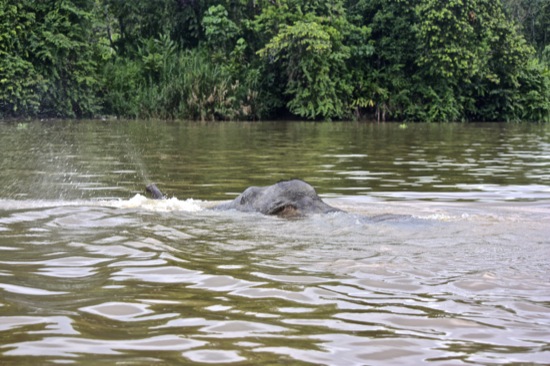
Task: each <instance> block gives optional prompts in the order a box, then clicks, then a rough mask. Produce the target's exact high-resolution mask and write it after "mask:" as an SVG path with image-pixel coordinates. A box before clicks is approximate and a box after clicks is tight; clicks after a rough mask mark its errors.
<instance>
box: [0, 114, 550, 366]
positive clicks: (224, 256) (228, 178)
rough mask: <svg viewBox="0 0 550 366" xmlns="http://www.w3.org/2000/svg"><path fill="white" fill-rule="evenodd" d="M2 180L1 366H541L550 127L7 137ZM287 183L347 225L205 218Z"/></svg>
mask: <svg viewBox="0 0 550 366" xmlns="http://www.w3.org/2000/svg"><path fill="white" fill-rule="evenodd" d="M0 171H1V173H0V187H2V191H1V193H0V340H1V341H0V364H1V365H33V366H34V365H37V364H71V363H74V364H79V365H112V364H124V365H148V364H170V365H172V364H194V363H196V364H236V365H237V364H243V365H244V364H255V365H256V364H266V365H268V364H293V365H300V364H304V365H306V364H316V365H343V366H347V365H397V364H403V365H405V364H406V365H413V364H422V363H431V364H439V365H461V364H475V365H500V364H535V365H536V364H540V365H543V364H548V363H549V362H550V361H549V360H550V225H549V224H550V127H549V126H544V125H542V126H540V125H519V126H518V125H493V124H485V125H408V126H406V127H404V126H400V125H397V124H382V125H372V124H353V123H346V124H344V123H321V124H313V123H296V122H294V123H291V122H289V123H282V122H279V123H223V124H196V123H184V122H177V123H176V122H175V123H165V122H143V121H138V122H100V121H89V122H55V123H52V122H48V123H41V122H31V123H9V124H6V123H4V124H1V123H0ZM291 177H301V178H303V179H305V180H307V181H308V182H310V183H311V184H313V185H314V186H315V187H316V188H317V190H318V192H319V193H320V194H321V195H322V196H323V197H324V198H325V200H326V201H327V202H328V203H330V204H332V205H334V206H336V207H339V208H341V209H343V210H345V211H347V212H346V213H332V214H327V215H314V216H311V217H307V218H303V219H298V220H284V219H279V218H276V217H267V216H261V215H256V214H244V213H238V212H231V211H226V212H224V211H214V210H210V209H209V207H211V206H212V205H213V204H215V203H216V202H218V201H220V200H226V199H231V198H232V197H234V196H235V195H236V194H237V193H238V192H240V191H242V190H243V189H244V188H246V187H247V186H249V185H266V184H272V183H274V182H276V181H278V180H280V179H284V178H291ZM153 181H154V182H155V183H157V185H158V186H159V187H160V188H161V189H163V190H164V191H165V192H166V193H168V195H169V196H170V197H171V198H170V199H168V200H164V201H153V200H150V199H147V198H146V197H144V196H143V195H144V193H143V188H144V185H145V184H146V183H148V182H153Z"/></svg>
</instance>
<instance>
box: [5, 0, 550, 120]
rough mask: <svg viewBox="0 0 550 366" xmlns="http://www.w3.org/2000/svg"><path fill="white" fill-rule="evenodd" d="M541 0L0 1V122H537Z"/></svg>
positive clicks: (548, 9)
mask: <svg viewBox="0 0 550 366" xmlns="http://www.w3.org/2000/svg"><path fill="white" fill-rule="evenodd" d="M549 29H550V2H549V1H547V0H502V2H501V1H499V0H445V1H441V0H439V1H438V0H347V1H345V0H330V1H326V0H325V1H320V0H155V1H150V0H133V1H124V0H51V1H34V0H0V117H3V118H10V117H15V118H19V117H42V116H44V117H92V116H99V115H117V116H123V117H139V118H147V117H150V118H181V119H201V120H210V119H219V120H226V119H266V118H276V117H282V116H283V117H300V118H307V119H348V118H354V117H355V118H364V117H367V118H376V119H380V120H382V119H385V120H390V119H391V120H410V121H472V120H474V121H523V120H529V121H550V34H549Z"/></svg>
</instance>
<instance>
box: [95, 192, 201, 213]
mask: <svg viewBox="0 0 550 366" xmlns="http://www.w3.org/2000/svg"><path fill="white" fill-rule="evenodd" d="M101 203H102V204H105V205H107V206H111V207H116V208H143V209H146V210H150V211H156V212H170V211H187V212H196V211H201V210H202V209H203V207H202V206H201V203H203V201H200V200H194V199H192V198H188V199H186V200H179V199H177V198H176V197H171V198H167V199H164V200H153V199H149V198H147V197H145V196H143V195H141V194H139V193H138V194H136V195H135V196H134V197H132V198H130V199H128V200H116V201H105V202H101Z"/></svg>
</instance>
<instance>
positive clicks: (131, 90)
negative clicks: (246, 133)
mask: <svg viewBox="0 0 550 366" xmlns="http://www.w3.org/2000/svg"><path fill="white" fill-rule="evenodd" d="M150 59H151V58H150V57H149V56H147V58H146V60H150ZM158 59H159V60H161V61H159V64H158V65H157V66H158V67H156V68H152V67H151V65H150V63H146V62H143V60H137V61H128V60H125V61H118V62H114V63H112V64H111V65H109V66H108V67H107V68H106V69H105V94H104V98H105V103H104V106H105V110H106V111H107V113H112V114H115V115H119V116H125V117H132V118H161V119H193V120H202V121H205V120H233V119H251V118H257V117H258V116H257V115H256V114H255V113H254V110H255V108H254V105H253V104H254V103H255V100H256V98H255V96H257V92H255V91H253V90H251V87H250V85H249V84H252V83H249V82H245V83H243V82H241V81H240V80H239V78H238V77H236V76H235V75H231V73H230V72H229V68H228V67H227V65H222V64H219V63H215V62H213V61H212V58H211V57H210V56H209V55H208V53H207V52H206V51H205V50H201V49H194V50H192V51H189V50H187V51H181V52H176V53H174V54H171V55H169V57H159V58H158ZM153 69H154V74H152V71H151V70H153ZM246 79H247V78H245V80H246Z"/></svg>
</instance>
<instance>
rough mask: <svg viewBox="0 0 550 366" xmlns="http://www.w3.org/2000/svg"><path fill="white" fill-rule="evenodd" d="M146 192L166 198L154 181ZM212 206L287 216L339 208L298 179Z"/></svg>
mask: <svg viewBox="0 0 550 366" xmlns="http://www.w3.org/2000/svg"><path fill="white" fill-rule="evenodd" d="M147 191H148V192H149V193H151V195H152V196H153V198H155V199H162V198H164V197H165V196H164V195H163V194H162V192H161V191H160V190H159V189H158V188H157V187H156V186H155V185H154V184H150V185H148V186H147ZM212 209H214V210H237V211H241V212H259V213H262V214H264V215H276V216H280V217H287V218H290V217H300V216H306V215H308V214H316V213H330V212H341V211H342V210H340V209H338V208H335V207H332V206H330V205H328V204H326V203H325V202H323V200H321V198H320V197H319V196H318V195H317V192H315V189H314V188H313V187H312V186H311V185H309V184H308V183H306V182H304V181H303V180H301V179H290V180H283V181H280V182H278V183H275V184H273V185H271V186H266V187H249V188H247V189H246V190H245V191H244V192H243V193H241V194H240V195H239V196H238V197H237V198H235V199H234V200H233V201H231V202H226V203H222V204H219V205H216V206H214V207H212Z"/></svg>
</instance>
